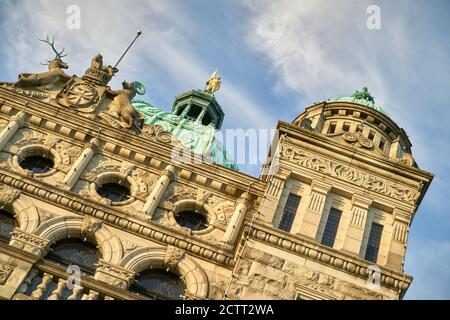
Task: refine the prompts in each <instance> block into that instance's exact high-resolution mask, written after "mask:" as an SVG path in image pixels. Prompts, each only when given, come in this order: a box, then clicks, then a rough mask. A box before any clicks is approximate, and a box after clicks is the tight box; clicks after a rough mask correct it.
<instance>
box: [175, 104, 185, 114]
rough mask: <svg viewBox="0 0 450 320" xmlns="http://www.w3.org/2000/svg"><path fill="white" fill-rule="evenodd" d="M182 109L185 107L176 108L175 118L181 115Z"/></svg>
mask: <svg viewBox="0 0 450 320" xmlns="http://www.w3.org/2000/svg"><path fill="white" fill-rule="evenodd" d="M184 108H186V106H182V107H179V108H178V111H177V113H176V115H177V116H180V115H181V114H182V113H183V111H184Z"/></svg>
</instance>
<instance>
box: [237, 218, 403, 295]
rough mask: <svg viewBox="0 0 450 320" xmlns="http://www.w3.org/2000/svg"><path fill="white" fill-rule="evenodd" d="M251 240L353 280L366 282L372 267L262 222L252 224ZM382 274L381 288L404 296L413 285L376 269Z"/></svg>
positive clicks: (393, 273)
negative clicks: (351, 277) (340, 273)
mask: <svg viewBox="0 0 450 320" xmlns="http://www.w3.org/2000/svg"><path fill="white" fill-rule="evenodd" d="M249 226H250V221H248V220H247V221H246V225H245V231H244V232H245V233H248V232H249V228H250V227H249ZM250 237H251V238H253V239H256V240H258V241H261V242H263V243H266V244H268V245H271V246H273V247H275V248H278V249H281V250H285V251H288V252H290V253H292V254H294V255H297V256H303V257H306V258H308V259H310V260H312V261H315V262H318V263H320V264H323V265H326V266H328V267H330V268H333V269H336V270H339V271H342V272H345V273H348V274H350V275H352V276H356V277H358V278H361V279H364V280H366V279H367V277H368V267H369V266H371V265H373V264H372V263H369V262H368V261H366V260H363V259H361V258H360V257H358V256H354V255H350V254H346V253H345V252H342V251H339V252H338V251H336V250H331V249H328V248H327V247H325V246H322V245H320V244H317V243H314V242H312V241H310V240H307V239H304V238H300V237H301V236H298V235H292V234H288V233H285V232H282V231H280V230H277V229H275V228H273V227H270V226H266V225H264V224H263V223H261V222H254V223H253V226H252V229H251V232H250ZM378 267H379V268H380V270H381V285H382V286H384V287H387V288H389V289H392V290H396V291H401V292H402V293H404V292H406V290H407V289H408V287H409V285H410V284H411V282H412V277H411V276H409V275H407V274H406V273H402V272H399V271H397V270H394V269H391V268H387V267H383V266H378Z"/></svg>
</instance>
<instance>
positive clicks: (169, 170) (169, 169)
mask: <svg viewBox="0 0 450 320" xmlns="http://www.w3.org/2000/svg"><path fill="white" fill-rule="evenodd" d="M175 172H176V169H175V167H174V166H173V165H171V164H169V165H168V166H166V167H165V168H164V170H163V171H162V172H161V175H162V176H167V177H169V178H170V180H172V179H173V178H174V176H175Z"/></svg>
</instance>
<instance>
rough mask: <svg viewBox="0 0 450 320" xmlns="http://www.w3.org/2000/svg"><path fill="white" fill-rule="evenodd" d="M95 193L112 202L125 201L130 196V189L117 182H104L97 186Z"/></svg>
mask: <svg viewBox="0 0 450 320" xmlns="http://www.w3.org/2000/svg"><path fill="white" fill-rule="evenodd" d="M97 193H98V194H99V195H100V196H101V197H103V198H107V199H109V200H111V201H112V202H121V201H126V200H128V199H129V198H130V189H128V188H127V187H125V186H122V185H120V184H118V183H105V184H102V185H101V186H100V187H98V188H97Z"/></svg>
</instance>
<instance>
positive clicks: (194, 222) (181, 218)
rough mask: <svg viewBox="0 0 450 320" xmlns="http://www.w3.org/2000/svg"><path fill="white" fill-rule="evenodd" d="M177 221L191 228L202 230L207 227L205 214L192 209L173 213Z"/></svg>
mask: <svg viewBox="0 0 450 320" xmlns="http://www.w3.org/2000/svg"><path fill="white" fill-rule="evenodd" d="M175 220H176V221H177V223H178V224H179V225H180V226H182V227H185V228H189V229H191V230H203V229H206V228H207V227H208V219H207V218H206V216H205V215H203V214H201V213H197V212H194V211H182V212H178V213H175Z"/></svg>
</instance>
